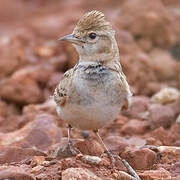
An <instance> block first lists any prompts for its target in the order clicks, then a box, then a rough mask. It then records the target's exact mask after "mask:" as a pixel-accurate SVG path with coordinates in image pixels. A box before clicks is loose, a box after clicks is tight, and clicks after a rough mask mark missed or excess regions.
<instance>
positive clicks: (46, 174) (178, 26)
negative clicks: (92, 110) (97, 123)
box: [0, 0, 180, 180]
mask: <svg viewBox="0 0 180 180" xmlns="http://www.w3.org/2000/svg"><path fill="white" fill-rule="evenodd" d="M92 9H97V10H101V11H103V12H104V13H105V14H106V16H107V19H109V20H110V21H111V22H112V24H113V27H114V29H115V30H116V37H117V40H118V44H119V50H120V55H121V63H122V66H123V70H124V72H125V74H126V75H127V79H128V82H129V83H130V85H131V90H132V92H133V94H134V97H133V102H132V107H131V109H130V110H129V111H128V112H122V113H121V114H120V115H119V116H118V117H117V119H116V120H115V121H114V122H113V123H112V124H110V125H108V126H107V127H104V128H103V129H101V131H100V134H101V136H102V137H103V139H104V142H105V143H106V144H107V146H108V147H109V148H110V149H111V151H112V152H113V153H115V154H118V155H120V156H121V157H122V158H124V159H125V160H126V161H128V162H129V164H130V165H131V166H132V167H133V168H134V169H135V170H136V172H137V173H138V174H139V176H140V177H141V179H144V180H157V179H173V180H176V179H177V180H178V179H180V95H179V93H180V92H179V89H180V1H179V0H156V1H155V0H154V1H146V0H134V1H131V0H126V1H125V0H120V1H116V0H111V1H110V0H102V1H98V2H95V1H83V0H76V1H73V0H66V1H61V0H51V1H50V0H46V1H43V0H31V1H27V0H14V1H10V0H6V1H3V2H2V1H1V2H0V179H11V180H23V179H24V180H31V179H32V180H33V179H34V180H60V179H62V180H68V179H84V180H86V179H87V180H89V179H91V180H95V179H97V180H101V179H102V180H106V179H107V180H109V179H111V180H116V179H117V180H122V179H127V180H128V179H132V178H131V177H130V176H128V174H127V173H128V171H127V169H126V168H125V167H124V165H123V164H122V162H121V161H119V160H116V163H115V166H112V164H111V163H110V161H109V159H108V158H107V157H106V156H103V157H100V155H101V154H102V153H103V151H104V149H103V147H102V145H101V144H100V143H99V142H98V140H97V139H96V137H95V135H94V134H93V133H92V132H89V134H88V137H87V132H80V131H78V130H75V129H74V130H73V131H72V138H73V143H74V145H75V147H76V148H78V149H79V150H80V151H81V152H82V154H79V155H77V156H75V157H65V156H66V155H68V153H67V154H60V155H59V156H58V158H54V157H53V155H54V154H55V149H56V147H58V146H60V147H62V148H63V147H64V146H65V143H66V142H67V139H66V138H65V137H66V136H67V134H66V128H65V127H66V125H65V123H64V122H63V121H62V120H61V119H60V118H59V117H58V116H57V114H56V110H55V103H54V102H53V100H52V98H51V96H52V94H53V91H54V88H55V86H56V84H57V83H58V81H59V80H60V79H61V77H62V74H63V73H64V72H65V71H66V70H67V69H68V68H70V67H72V66H74V64H75V63H76V62H77V59H78V56H77V53H76V52H75V50H74V49H73V47H72V46H71V45H69V44H66V43H62V42H58V41H57V39H58V37H60V36H62V35H65V34H68V33H71V32H72V29H73V28H74V26H75V23H76V22H77V20H78V19H79V18H80V17H81V16H82V15H83V14H84V12H86V11H88V10H92ZM82 120H83V119H82ZM84 137H85V138H84Z"/></svg>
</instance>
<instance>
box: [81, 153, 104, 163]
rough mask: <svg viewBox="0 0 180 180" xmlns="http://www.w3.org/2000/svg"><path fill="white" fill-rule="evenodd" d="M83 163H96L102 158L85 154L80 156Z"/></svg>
mask: <svg viewBox="0 0 180 180" xmlns="http://www.w3.org/2000/svg"><path fill="white" fill-rule="evenodd" d="M80 159H81V160H82V161H83V162H84V163H88V164H94V165H98V164H99V163H100V162H101V161H102V159H101V158H99V157H98V156H90V155H85V156H82V157H81V158H80Z"/></svg>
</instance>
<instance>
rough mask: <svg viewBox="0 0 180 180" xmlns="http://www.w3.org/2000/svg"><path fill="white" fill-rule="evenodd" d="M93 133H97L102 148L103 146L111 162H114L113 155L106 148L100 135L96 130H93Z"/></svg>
mask: <svg viewBox="0 0 180 180" xmlns="http://www.w3.org/2000/svg"><path fill="white" fill-rule="evenodd" d="M94 133H95V134H96V135H97V137H98V139H99V140H100V141H101V144H102V145H103V146H104V148H105V153H106V154H107V155H108V156H109V158H110V159H111V162H112V163H113V164H114V163H115V159H114V155H113V154H112V153H111V152H110V151H109V149H108V148H107V146H106V145H105V144H104V142H103V140H102V138H101V136H100V135H99V132H98V130H94Z"/></svg>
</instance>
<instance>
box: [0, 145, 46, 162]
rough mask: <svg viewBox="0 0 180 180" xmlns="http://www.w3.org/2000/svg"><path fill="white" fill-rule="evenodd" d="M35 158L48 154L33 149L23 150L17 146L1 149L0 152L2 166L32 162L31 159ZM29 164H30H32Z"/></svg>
mask: <svg viewBox="0 0 180 180" xmlns="http://www.w3.org/2000/svg"><path fill="white" fill-rule="evenodd" d="M33 156H43V157H44V156H46V154H45V153H44V152H42V151H40V150H37V149H32V148H21V147H17V146H7V147H4V148H1V150H0V164H4V163H10V162H20V161H23V160H25V159H26V160H28V163H29V162H30V163H31V161H29V160H30V158H32V157H33ZM30 163H29V164H30Z"/></svg>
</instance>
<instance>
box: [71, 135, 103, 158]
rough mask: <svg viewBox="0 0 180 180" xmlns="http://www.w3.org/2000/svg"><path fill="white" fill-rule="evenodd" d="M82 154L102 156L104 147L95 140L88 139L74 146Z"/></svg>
mask: <svg viewBox="0 0 180 180" xmlns="http://www.w3.org/2000/svg"><path fill="white" fill-rule="evenodd" d="M74 146H75V147H76V148H78V149H79V151H80V152H81V153H82V154H86V155H91V156H100V155H101V154H102V153H103V152H104V148H103V146H102V145H101V144H100V143H99V142H98V141H97V140H95V139H92V138H87V139H85V140H84V141H79V142H77V143H75V144H74Z"/></svg>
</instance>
